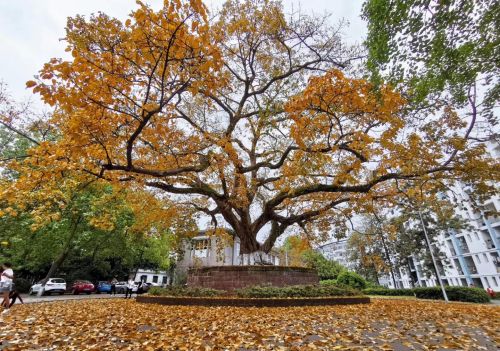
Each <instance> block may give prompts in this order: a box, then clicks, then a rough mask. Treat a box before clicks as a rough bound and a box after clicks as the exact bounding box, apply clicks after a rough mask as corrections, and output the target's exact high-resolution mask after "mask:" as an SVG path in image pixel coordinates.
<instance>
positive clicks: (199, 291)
mask: <svg viewBox="0 0 500 351" xmlns="http://www.w3.org/2000/svg"><path fill="white" fill-rule="evenodd" d="M148 294H149V295H153V296H187V297H214V296H219V295H222V294H225V291H221V290H215V289H208V288H190V287H182V286H169V287H167V288H159V287H156V286H154V287H151V288H150V289H149V290H148Z"/></svg>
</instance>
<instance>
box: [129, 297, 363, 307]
mask: <svg viewBox="0 0 500 351" xmlns="http://www.w3.org/2000/svg"><path fill="white" fill-rule="evenodd" d="M136 301H137V302H140V303H153V304H158V305H169V306H210V307H212V306H219V307H223V306H231V307H292V306H333V305H356V304H362V303H370V298H369V297H366V296H346V297H316V298H313V297H310V298H292V299H282V298H279V299H278V298H276V299H255V298H254V299H250V298H231V297H222V298H221V297H215V298H211V297H171V296H137V298H136Z"/></svg>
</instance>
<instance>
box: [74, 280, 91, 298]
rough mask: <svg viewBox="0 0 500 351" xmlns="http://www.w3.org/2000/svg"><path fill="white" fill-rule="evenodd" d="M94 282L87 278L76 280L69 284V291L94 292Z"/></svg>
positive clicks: (75, 292)
mask: <svg viewBox="0 0 500 351" xmlns="http://www.w3.org/2000/svg"><path fill="white" fill-rule="evenodd" d="M94 290H95V288H94V284H92V283H91V282H89V281H88V280H77V281H75V282H74V283H73V284H72V285H71V293H72V294H73V295H78V294H80V293H85V294H90V293H92V292H94Z"/></svg>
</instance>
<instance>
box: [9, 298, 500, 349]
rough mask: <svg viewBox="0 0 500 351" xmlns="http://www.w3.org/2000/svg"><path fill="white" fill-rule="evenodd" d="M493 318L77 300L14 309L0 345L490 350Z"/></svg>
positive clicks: (411, 310) (451, 310)
mask: <svg viewBox="0 0 500 351" xmlns="http://www.w3.org/2000/svg"><path fill="white" fill-rule="evenodd" d="M499 321H500V308H499V307H493V306H479V305H472V304H455V303H454V304H448V305H446V304H444V303H438V302H422V301H404V300H374V301H373V302H372V303H371V304H369V305H352V306H331V307H293V308H230V307H226V308H222V307H188V306H179V307H172V306H159V305H150V304H148V305H145V304H140V303H136V302H135V301H133V300H85V301H66V302H57V303H38V304H30V305H22V306H21V305H18V306H15V307H14V308H13V309H12V310H11V311H10V313H9V314H8V315H7V316H5V317H3V321H2V322H1V324H0V340H3V345H4V346H3V349H4V350H145V351H153V350H496V349H497V346H498V345H499V343H500V330H499V327H500V326H499V323H498V322H499ZM0 349H2V347H0Z"/></svg>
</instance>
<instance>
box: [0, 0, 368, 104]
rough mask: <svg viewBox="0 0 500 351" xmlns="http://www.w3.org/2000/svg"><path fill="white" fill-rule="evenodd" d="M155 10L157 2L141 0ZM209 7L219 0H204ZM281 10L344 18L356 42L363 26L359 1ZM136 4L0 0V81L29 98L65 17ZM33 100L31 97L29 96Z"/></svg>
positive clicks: (58, 51)
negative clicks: (28, 83) (31, 84)
mask: <svg viewBox="0 0 500 351" xmlns="http://www.w3.org/2000/svg"><path fill="white" fill-rule="evenodd" d="M144 2H146V3H149V4H151V5H152V6H153V7H154V8H158V7H159V5H160V4H161V3H162V0H144ZM205 3H206V4H208V6H209V8H210V7H213V6H218V5H220V4H221V3H223V0H205ZM283 3H284V4H285V7H286V8H287V9H290V8H291V7H292V6H293V7H294V8H298V7H300V9H301V11H303V12H306V13H310V12H315V13H318V14H323V13H325V12H328V13H331V14H332V16H331V18H332V22H334V23H336V22H338V21H339V20H340V19H342V18H343V19H346V20H347V21H349V23H350V24H349V27H348V28H347V29H346V30H345V33H344V38H345V40H346V41H347V42H350V43H353V42H361V41H362V40H363V39H364V36H365V33H366V25H365V23H364V22H363V21H362V20H361V18H360V12H361V5H362V0H300V1H299V0H284V1H283ZM136 7H137V5H136V4H135V0H105V1H103V0H85V1H81V0H0V43H1V45H0V80H2V81H4V82H5V83H7V85H8V87H9V91H10V92H11V93H12V96H13V97H14V98H15V99H16V100H22V99H24V98H27V97H30V96H31V93H30V92H29V91H27V90H26V89H25V82H26V81H28V80H30V79H32V77H33V75H35V74H36V73H37V72H38V70H39V69H40V68H41V67H42V65H43V64H44V63H45V62H47V61H49V60H50V58H52V57H64V56H65V52H64V48H65V43H64V42H63V41H60V38H63V37H64V27H65V25H66V18H67V17H68V16H74V15H76V14H81V15H89V14H91V13H95V12H98V11H102V12H104V13H106V14H108V15H110V16H113V17H117V18H119V19H125V18H126V17H127V15H128V14H129V13H130V11H131V10H133V9H135V8H136ZM35 99H36V97H35Z"/></svg>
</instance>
